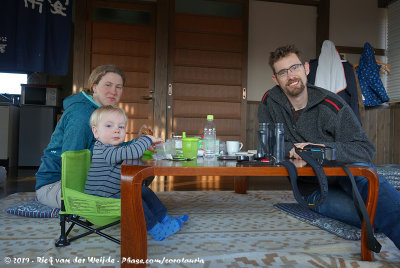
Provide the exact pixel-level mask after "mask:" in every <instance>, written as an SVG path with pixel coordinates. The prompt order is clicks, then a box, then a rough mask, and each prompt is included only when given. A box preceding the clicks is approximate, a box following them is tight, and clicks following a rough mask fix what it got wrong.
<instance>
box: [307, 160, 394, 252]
mask: <svg viewBox="0 0 400 268" xmlns="http://www.w3.org/2000/svg"><path fill="white" fill-rule="evenodd" d="M353 165H364V166H370V167H372V168H374V169H375V167H374V166H373V165H372V164H366V163H356V164H353ZM354 179H355V182H356V184H357V188H358V190H359V192H360V195H361V196H362V198H363V200H364V202H365V200H366V198H367V195H368V179H367V178H365V177H361V176H356V177H354ZM329 181H330V182H331V177H330V180H329ZM334 181H335V183H333V184H331V183H330V184H329V190H328V197H327V199H326V200H325V202H324V203H323V204H322V205H321V206H319V207H316V208H314V209H313V210H314V211H316V212H318V213H320V214H322V215H325V216H327V217H330V218H333V219H337V220H339V221H342V222H345V223H347V224H350V225H354V226H357V227H360V228H361V220H360V218H359V217H358V213H357V211H356V208H355V206H354V202H353V198H352V196H353V195H352V185H351V182H350V179H349V178H348V177H336V178H335V180H334ZM306 200H307V201H308V202H309V203H315V202H317V201H318V200H319V190H316V191H314V192H313V193H312V194H310V195H309V196H307V197H306ZM374 227H375V231H376V232H380V233H384V234H385V235H386V236H387V237H388V238H390V239H391V240H392V241H393V243H394V244H395V245H396V247H397V248H398V249H400V192H398V191H397V190H396V189H395V188H394V187H393V186H392V185H391V184H390V183H389V182H388V181H387V180H386V179H385V178H384V177H382V176H379V197H378V205H377V208H376V213H375V224H374Z"/></svg>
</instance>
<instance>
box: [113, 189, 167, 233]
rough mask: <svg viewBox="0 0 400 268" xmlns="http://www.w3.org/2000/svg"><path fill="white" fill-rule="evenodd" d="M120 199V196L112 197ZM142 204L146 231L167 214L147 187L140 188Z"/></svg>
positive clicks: (165, 209)
mask: <svg viewBox="0 0 400 268" xmlns="http://www.w3.org/2000/svg"><path fill="white" fill-rule="evenodd" d="M113 198H121V194H118V195H115V196H113ZM142 204H143V212H144V219H145V221H146V229H147V230H150V229H151V228H153V227H154V225H156V224H157V223H158V222H160V221H161V220H162V219H163V218H164V217H165V215H166V214H167V208H166V207H165V206H164V205H163V204H162V203H161V201H160V199H158V197H157V196H156V194H155V193H154V192H153V191H152V190H151V189H150V188H148V187H147V186H144V185H143V186H142Z"/></svg>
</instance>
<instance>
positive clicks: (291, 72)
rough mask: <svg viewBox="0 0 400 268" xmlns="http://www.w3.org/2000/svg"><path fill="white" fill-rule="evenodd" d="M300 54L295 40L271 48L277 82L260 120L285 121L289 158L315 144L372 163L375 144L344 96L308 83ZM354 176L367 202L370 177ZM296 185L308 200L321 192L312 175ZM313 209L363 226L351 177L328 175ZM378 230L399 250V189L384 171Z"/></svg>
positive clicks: (342, 156) (339, 158)
mask: <svg viewBox="0 0 400 268" xmlns="http://www.w3.org/2000/svg"><path fill="white" fill-rule="evenodd" d="M299 55H300V52H299V51H298V50H297V49H296V48H295V47H294V46H292V45H289V46H284V47H279V48H277V49H276V50H275V51H274V52H271V54H270V59H269V64H270V66H271V68H272V71H273V76H272V79H273V80H274V82H275V84H276V86H275V87H273V88H272V89H270V90H268V91H267V92H266V93H265V94H264V96H263V98H262V101H261V103H260V106H259V109H258V120H259V122H260V123H272V124H273V123H283V125H284V132H285V156H286V157H289V158H295V159H301V157H300V156H299V155H297V154H296V153H295V150H294V146H296V147H298V148H304V147H305V146H306V145H308V144H315V145H320V146H329V147H331V148H334V149H336V160H337V161H339V162H342V163H347V164H358V165H365V166H370V167H373V165H372V164H371V161H372V158H373V156H374V154H375V148H374V145H373V144H372V143H371V141H370V140H369V139H368V137H367V135H366V134H365V132H364V131H363V129H362V127H361V125H360V123H359V121H358V119H357V117H356V115H355V114H354V113H353V111H352V109H351V108H350V107H349V105H347V103H346V102H345V101H344V100H343V99H342V98H341V97H339V96H337V95H336V94H334V93H332V92H330V91H328V90H325V89H322V88H319V87H316V86H313V85H311V84H307V75H308V73H309V65H308V62H304V63H303V62H302V61H301V59H300V56H299ZM373 168H374V167H373ZM355 181H356V184H357V188H358V190H359V192H360V194H361V196H362V198H363V199H364V201H365V200H366V197H367V193H368V180H367V179H366V178H365V177H355ZM298 186H299V189H300V192H301V194H302V195H303V198H304V199H305V200H306V201H307V202H308V203H310V204H313V203H316V202H317V201H318V200H319V196H320V191H319V187H318V182H317V180H316V179H315V178H314V177H302V178H299V179H298ZM313 210H315V211H316V212H318V213H320V214H323V215H325V216H327V217H331V218H334V219H337V220H340V221H342V222H345V223H348V224H351V225H354V226H358V227H361V220H360V218H359V217H358V213H357V211H356V209H355V207H354V203H353V199H352V186H351V183H350V180H349V179H348V178H340V177H336V178H332V177H330V178H329V191H328V196H327V198H326V200H325V202H324V203H323V204H322V205H320V206H318V207H316V208H314V209H313ZM375 230H376V231H378V232H382V233H384V234H385V235H386V236H387V237H389V238H390V239H391V240H392V241H393V242H394V244H395V245H396V247H397V248H399V249H400V193H399V192H398V191H397V190H396V189H395V188H394V187H393V186H392V185H391V184H390V183H389V182H388V181H387V180H386V179H385V178H383V177H381V176H380V177H379V199H378V205H377V209H376V215H375Z"/></svg>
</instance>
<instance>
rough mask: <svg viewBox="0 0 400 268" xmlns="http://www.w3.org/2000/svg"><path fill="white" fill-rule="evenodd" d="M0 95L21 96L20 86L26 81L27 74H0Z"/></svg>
mask: <svg viewBox="0 0 400 268" xmlns="http://www.w3.org/2000/svg"><path fill="white" fill-rule="evenodd" d="M0 81H1V83H0V93H6V94H21V84H26V83H27V81H28V75H27V74H13V73H0Z"/></svg>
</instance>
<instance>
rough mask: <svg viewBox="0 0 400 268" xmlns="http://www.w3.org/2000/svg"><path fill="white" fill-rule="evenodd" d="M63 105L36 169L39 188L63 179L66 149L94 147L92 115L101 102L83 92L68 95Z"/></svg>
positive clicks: (37, 187) (37, 186) (75, 149)
mask: <svg viewBox="0 0 400 268" xmlns="http://www.w3.org/2000/svg"><path fill="white" fill-rule="evenodd" d="M63 107H64V112H63V115H62V116H61V118H60V120H59V122H58V123H57V126H56V129H55V130H54V132H53V134H52V136H51V139H50V143H49V145H48V146H47V148H46V149H45V150H44V152H43V156H42V163H41V165H40V167H39V170H38V172H37V173H36V187H35V189H36V190H37V189H39V188H40V187H42V186H44V185H47V184H50V183H54V182H56V181H59V180H60V179H61V154H62V153H63V152H65V151H78V150H82V149H90V150H93V146H94V142H95V138H94V137H93V133H92V129H91V127H90V124H89V119H90V116H91V115H92V113H93V111H94V110H96V109H97V108H98V107H99V105H98V104H97V103H95V102H94V101H93V99H92V96H89V95H86V94H85V93H84V92H81V93H79V94H76V95H72V96H69V97H68V98H66V99H65V100H64V102H63Z"/></svg>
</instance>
